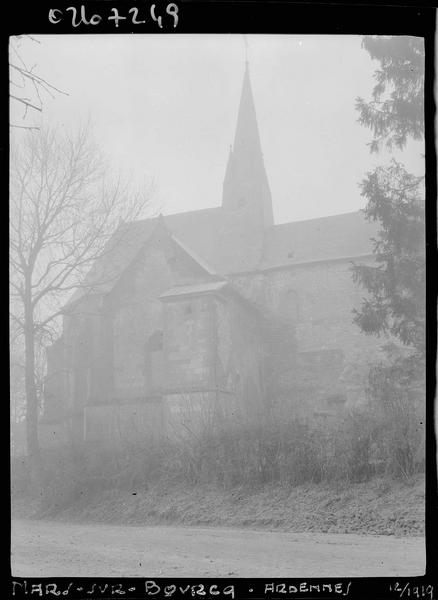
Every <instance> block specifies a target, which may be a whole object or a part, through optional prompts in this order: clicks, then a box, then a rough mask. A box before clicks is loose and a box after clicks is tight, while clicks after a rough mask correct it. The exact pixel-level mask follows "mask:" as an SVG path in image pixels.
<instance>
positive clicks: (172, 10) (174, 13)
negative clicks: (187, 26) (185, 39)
mask: <svg viewBox="0 0 438 600" xmlns="http://www.w3.org/2000/svg"><path fill="white" fill-rule="evenodd" d="M166 12H167V14H168V15H170V16H171V17H173V28H174V29H175V27H176V26H177V25H178V7H177V5H176V4H174V3H173V2H172V3H171V4H168V5H167V8H166Z"/></svg>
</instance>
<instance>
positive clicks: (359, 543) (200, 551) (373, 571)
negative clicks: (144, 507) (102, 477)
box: [12, 520, 425, 577]
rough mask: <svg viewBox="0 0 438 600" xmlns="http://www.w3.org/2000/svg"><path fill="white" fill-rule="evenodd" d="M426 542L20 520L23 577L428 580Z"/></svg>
mask: <svg viewBox="0 0 438 600" xmlns="http://www.w3.org/2000/svg"><path fill="white" fill-rule="evenodd" d="M424 564H425V551H424V540H423V538H421V537H417V538H395V537H387V536H377V535H376V536H362V535H353V534H322V533H321V534H315V533H284V532H278V531H266V530H257V531H255V530H248V529H228V528H202V527H175V526H142V527H137V526H123V525H106V524H92V525H89V524H77V523H70V524H67V523H59V522H54V521H32V520H15V521H13V523H12V573H13V575H14V576H21V577H55V576H65V577H71V576H77V577H80V576H82V577H96V576H101V577H227V576H229V577H286V576H287V577H309V576H316V577H330V576H331V577H341V576H345V577H350V576H352V577H353V576H357V577H359V576H373V575H375V576H383V575H387V576H399V575H402V574H403V575H404V576H408V575H409V576H410V575H420V574H423V573H424Z"/></svg>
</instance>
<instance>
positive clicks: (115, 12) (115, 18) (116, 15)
mask: <svg viewBox="0 0 438 600" xmlns="http://www.w3.org/2000/svg"><path fill="white" fill-rule="evenodd" d="M111 10H112V11H113V16H112V17H108V21H114V24H115V26H116V27H118V26H119V21H122V20H125V19H126V17H121V16H120V15H119V11H118V10H117V8H112V9H111Z"/></svg>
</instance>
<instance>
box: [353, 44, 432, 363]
mask: <svg viewBox="0 0 438 600" xmlns="http://www.w3.org/2000/svg"><path fill="white" fill-rule="evenodd" d="M363 47H364V48H365V49H366V50H368V52H369V53H370V55H371V57H372V58H375V59H377V60H379V62H380V65H381V68H380V69H378V70H377V71H376V73H375V77H376V79H377V85H376V86H375V88H374V90H373V99H372V100H371V101H370V102H368V103H367V102H365V101H364V100H363V99H362V98H358V100H357V109H358V110H359V113H360V117H359V121H360V122H361V123H363V124H364V125H366V126H368V127H369V128H370V129H371V131H372V132H373V139H372V141H371V144H370V146H371V150H372V151H374V150H376V149H377V148H378V147H379V146H381V145H382V144H386V146H388V147H392V146H393V145H396V146H397V147H398V148H400V149H401V148H404V147H405V145H406V143H407V141H408V139H409V137H410V138H412V139H416V140H419V139H421V138H422V136H423V130H424V117H423V112H424V109H423V89H424V87H423V71H424V69H423V65H424V51H423V46H422V41H421V40H417V39H416V38H409V37H401V38H380V37H378V38H376V37H366V38H364V41H363ZM385 93H386V96H387V97H386V98H385V99H384V98H383V96H384V94H385ZM361 189H362V195H363V196H364V197H365V198H366V200H367V205H366V208H365V211H364V212H365V215H366V218H367V219H368V220H370V221H376V222H378V223H379V224H380V230H379V234H378V237H377V239H375V240H374V255H375V258H376V263H375V265H373V266H364V265H358V266H355V267H354V269H353V274H354V278H355V280H356V282H358V283H359V284H361V285H362V286H363V287H364V288H365V289H366V290H367V292H368V297H367V298H366V299H364V300H363V302H362V306H361V308H360V310H355V311H354V313H355V317H354V320H355V322H356V323H357V324H358V325H359V327H360V328H361V329H362V331H364V332H365V333H367V334H373V335H380V334H385V333H389V334H391V335H393V336H395V337H396V338H397V339H398V340H400V341H401V342H402V343H403V344H404V345H405V346H407V347H409V348H412V349H414V350H415V353H416V354H419V355H420V356H423V355H424V331H425V326H424V316H425V315H424V313H425V245H424V178H423V177H418V176H415V175H412V174H411V173H408V172H407V170H406V169H405V167H404V166H403V165H402V164H401V163H399V162H397V161H395V160H394V159H393V160H392V161H391V163H390V164H389V165H388V166H379V167H377V168H376V169H374V171H372V172H369V173H367V176H366V178H365V179H364V180H363V181H362V183H361Z"/></svg>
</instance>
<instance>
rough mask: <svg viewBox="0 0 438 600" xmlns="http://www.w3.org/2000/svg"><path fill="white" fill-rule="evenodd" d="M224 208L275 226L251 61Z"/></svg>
mask: <svg viewBox="0 0 438 600" xmlns="http://www.w3.org/2000/svg"><path fill="white" fill-rule="evenodd" d="M222 208H223V209H224V210H226V211H229V212H234V211H239V212H243V211H246V212H248V214H250V213H251V215H252V216H253V217H256V218H257V221H258V222H259V223H260V225H261V226H262V227H263V228H266V227H270V226H271V225H273V224H274V216H273V212H272V200H271V191H270V189H269V183H268V177H267V175H266V170H265V164H264V161H263V153H262V148H261V144H260V135H259V129H258V125H257V116H256V111H255V105H254V98H253V94H252V89H251V81H250V77H249V67H248V62H246V64H245V75H244V78H243V86H242V94H241V97H240V105H239V112H238V116H237V125H236V133H235V136H234V143H233V146H232V148H230V154H229V157H228V163H227V168H226V171H225V178H224V183H223V192H222Z"/></svg>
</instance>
